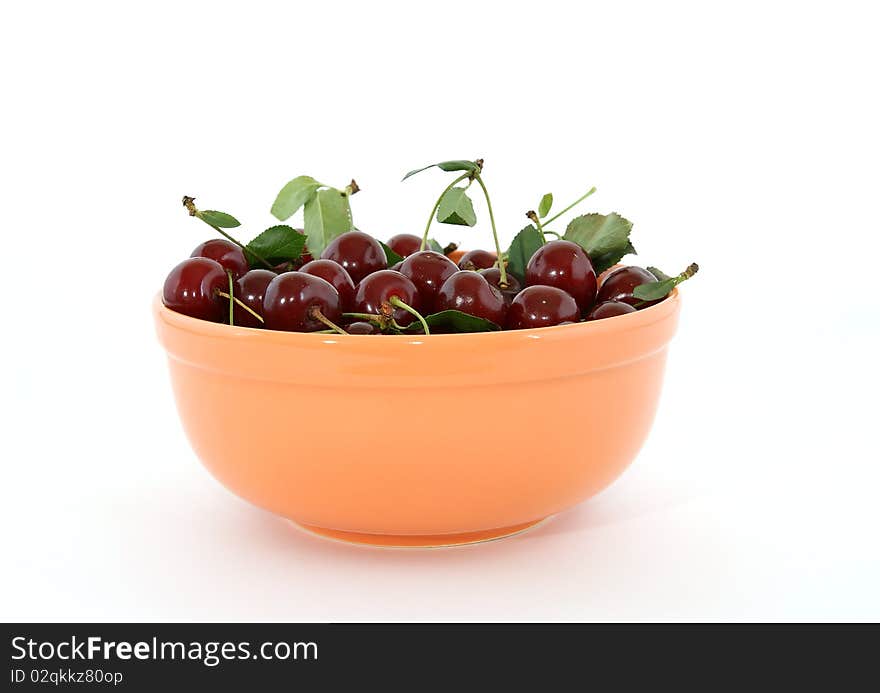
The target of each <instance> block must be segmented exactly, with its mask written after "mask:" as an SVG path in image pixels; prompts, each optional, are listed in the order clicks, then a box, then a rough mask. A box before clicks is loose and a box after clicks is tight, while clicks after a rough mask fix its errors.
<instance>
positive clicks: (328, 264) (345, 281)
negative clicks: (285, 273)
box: [299, 260, 355, 312]
mask: <svg viewBox="0 0 880 693" xmlns="http://www.w3.org/2000/svg"><path fill="white" fill-rule="evenodd" d="M299 271H300V272H305V273H306V274H312V275H314V276H316V277H321V279H323V280H325V281H328V282H330V284H332V285H333V288H334V289H336V291H338V292H339V300H340V301H341V302H342V310H343V312H345V311H348V310H351V308H352V307H353V306H354V292H355V286H354V282H353V281H352V280H351V275H349V273H348V272H346V271H345V268H344V267H343V266H342V265H340V264H339V263H338V262H334V261H333V260H312V261H311V262H307V263H306V264H304V265H303V266H302V267H300V268H299Z"/></svg>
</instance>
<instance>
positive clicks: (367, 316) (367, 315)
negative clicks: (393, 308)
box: [342, 313, 382, 323]
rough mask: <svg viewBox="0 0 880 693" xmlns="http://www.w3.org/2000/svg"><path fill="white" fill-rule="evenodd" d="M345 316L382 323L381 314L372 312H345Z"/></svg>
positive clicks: (343, 315)
mask: <svg viewBox="0 0 880 693" xmlns="http://www.w3.org/2000/svg"><path fill="white" fill-rule="evenodd" d="M342 317H343V318H358V319H360V320H368V321H369V322H375V323H381V322H382V316H381V315H373V314H372V313H343V314H342Z"/></svg>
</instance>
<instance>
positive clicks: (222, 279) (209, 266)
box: [162, 257, 229, 322]
mask: <svg viewBox="0 0 880 693" xmlns="http://www.w3.org/2000/svg"><path fill="white" fill-rule="evenodd" d="M218 291H227V292H228V291H229V277H228V276H227V275H226V270H225V269H223V266H222V265H221V264H220V263H219V262H216V261H215V260H210V259H208V258H206V257H191V258H189V260H184V261H183V262H181V263H180V264H179V265H177V267H175V268H174V269H173V270H171V273H170V274H169V275H168V277H167V278H166V279H165V285H164V286H163V287H162V301H163V303H165V305H166V306H168V308H170V309H171V310H174V311H177V312H178V313H183V314H184V315H189V316H191V317H193V318H199V319H201V320H210V321H212V322H220V321H221V320H223V317H224V311H226V313H225V314H226V316H228V315H229V313H228V311H229V303H228V301H227V299H225V298H222V297H220V296H218V295H217V292H218Z"/></svg>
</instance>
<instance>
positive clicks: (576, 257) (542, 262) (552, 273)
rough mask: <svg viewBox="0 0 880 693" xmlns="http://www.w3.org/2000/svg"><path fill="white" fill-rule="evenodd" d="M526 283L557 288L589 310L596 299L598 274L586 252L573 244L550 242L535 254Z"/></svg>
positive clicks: (530, 263) (527, 272)
mask: <svg viewBox="0 0 880 693" xmlns="http://www.w3.org/2000/svg"><path fill="white" fill-rule="evenodd" d="M526 284H527V285H529V286H537V285H542V286H555V287H556V288H557V289H562V290H563V291H565V292H566V293H567V294H569V295H570V296H571V297H572V298H574V300H575V302H576V303H577V304H578V307H579V308H580V309H581V310H586V309H588V308H589V307H590V306H591V305H593V301H594V300H595V299H596V272H595V271H594V270H593V263H592V262H590V258H589V256H588V255H587V253H586V251H584V249H583V248H581V247H580V246H579V245H578V244H577V243H572V242H571V241H562V240H560V241H550V242H549V243H545V244H544V245H542V246H541V247H540V248H538V249H537V250H536V251H535V254H534V255H532V257H531V259H530V260H529V264H528V265H526Z"/></svg>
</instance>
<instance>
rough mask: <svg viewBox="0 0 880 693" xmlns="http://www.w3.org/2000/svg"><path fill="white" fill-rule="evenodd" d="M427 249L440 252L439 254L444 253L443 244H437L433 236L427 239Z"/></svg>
mask: <svg viewBox="0 0 880 693" xmlns="http://www.w3.org/2000/svg"><path fill="white" fill-rule="evenodd" d="M427 249H428V250H433V251H434V252H435V253H440V254H441V255H444V254H445V253H444V252H443V246H442V245H440V244H439V243H438V242H437V241H435V240H434V239H433V238H429V239H428V247H427Z"/></svg>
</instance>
